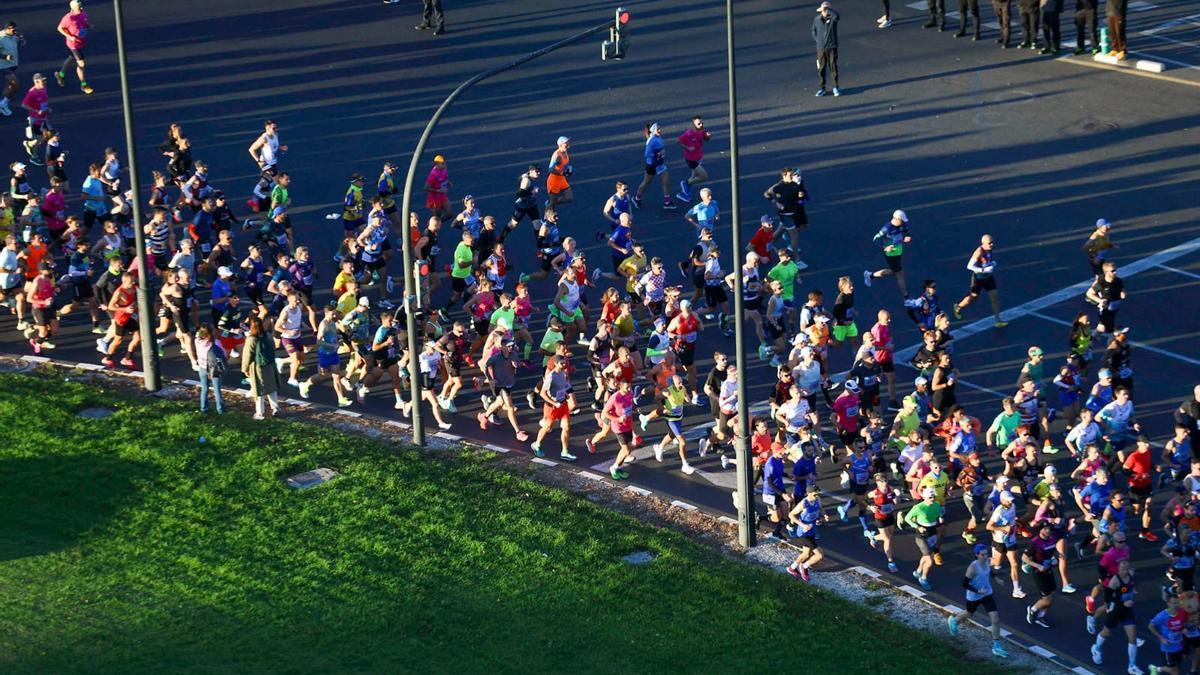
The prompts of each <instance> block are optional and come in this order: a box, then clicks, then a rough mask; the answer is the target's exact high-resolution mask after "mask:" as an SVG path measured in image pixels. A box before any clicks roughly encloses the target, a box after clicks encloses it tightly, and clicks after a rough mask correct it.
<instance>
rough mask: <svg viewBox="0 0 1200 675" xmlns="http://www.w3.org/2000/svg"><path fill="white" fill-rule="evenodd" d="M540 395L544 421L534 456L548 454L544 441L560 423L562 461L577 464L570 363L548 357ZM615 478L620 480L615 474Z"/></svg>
mask: <svg viewBox="0 0 1200 675" xmlns="http://www.w3.org/2000/svg"><path fill="white" fill-rule="evenodd" d="M537 395H538V396H539V397H541V399H542V419H541V421H540V422H539V423H538V426H539V428H538V435H537V439H536V440H534V442H533V444H532V445H531V446H530V447H532V448H533V454H535V455H537V456H538V457H545V456H546V453H545V452H543V451H542V440H543V439H545V438H546V436H547V435H548V434H549V433H550V430H551V428H553V427H554V423H555V422H557V423H558V426H559V428H560V429H561V436H560V438H561V439H562V453H561V457H562V458H563V459H564V460H566V461H568V462H573V461H575V459H576V458H575V455H572V454H571V452H570V450H568V446H569V444H570V441H571V412H572V411H573V410H574V409H575V395H574V394H573V393H572V390H571V380H570V376H569V375H568V374H567V359H565V358H558V357H557V356H551V357H549V362H548V365H547V367H546V373H545V375H544V376H543V377H542V382H541V384H540V385H539V386H538V388H537ZM529 400H530V407H531V408H532V407H534V406H533V400H534V399H533V393H532V392H531V393H530V398H529ZM615 477H617V476H616V475H615V473H614V478H615Z"/></svg>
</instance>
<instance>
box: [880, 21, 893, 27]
mask: <svg viewBox="0 0 1200 675" xmlns="http://www.w3.org/2000/svg"><path fill="white" fill-rule="evenodd" d="M879 27H880V28H891V27H892V22H891V21H884V22H883V23H881V24H879Z"/></svg>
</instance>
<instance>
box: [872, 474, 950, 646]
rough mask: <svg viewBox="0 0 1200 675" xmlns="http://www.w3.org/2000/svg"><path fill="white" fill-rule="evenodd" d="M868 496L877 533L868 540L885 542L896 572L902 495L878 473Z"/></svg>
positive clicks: (889, 565) (889, 562) (889, 564)
mask: <svg viewBox="0 0 1200 675" xmlns="http://www.w3.org/2000/svg"><path fill="white" fill-rule="evenodd" d="M866 498H867V502H868V503H869V504H870V505H871V514H872V515H873V516H875V535H874V536H873V537H871V538H870V539H868V542H869V543H870V544H871V548H875V542H877V541H882V542H883V554H884V555H885V556H887V566H888V571H889V572H891V573H892V574H896V573H897V572H899V568H898V567H896V561H895V560H894V559H893V558H892V534H893V532H894V531H895V529H896V505H897V503H898V502H899V501H900V495H898V494H897V493H896V491H895V490H893V489H892V488H891V486H889V485H888V482H887V476H884V475H883V474H882V473H877V474H875V487H874V488H873V489H872V490H871V491H870V492H868V493H867V495H866ZM952 632H953V631H952Z"/></svg>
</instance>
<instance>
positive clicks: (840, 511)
mask: <svg viewBox="0 0 1200 675" xmlns="http://www.w3.org/2000/svg"><path fill="white" fill-rule="evenodd" d="M837 512H838V518H839V519H841V520H845V519H846V505H845V504H842V505H840V506H838V507H837Z"/></svg>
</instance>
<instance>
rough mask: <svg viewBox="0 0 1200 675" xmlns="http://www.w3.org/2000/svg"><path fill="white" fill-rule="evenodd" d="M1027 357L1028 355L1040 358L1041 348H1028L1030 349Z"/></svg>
mask: <svg viewBox="0 0 1200 675" xmlns="http://www.w3.org/2000/svg"><path fill="white" fill-rule="evenodd" d="M1029 355H1030V356H1041V355H1042V348H1041V347H1037V346H1033V347H1030V348H1029Z"/></svg>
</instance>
